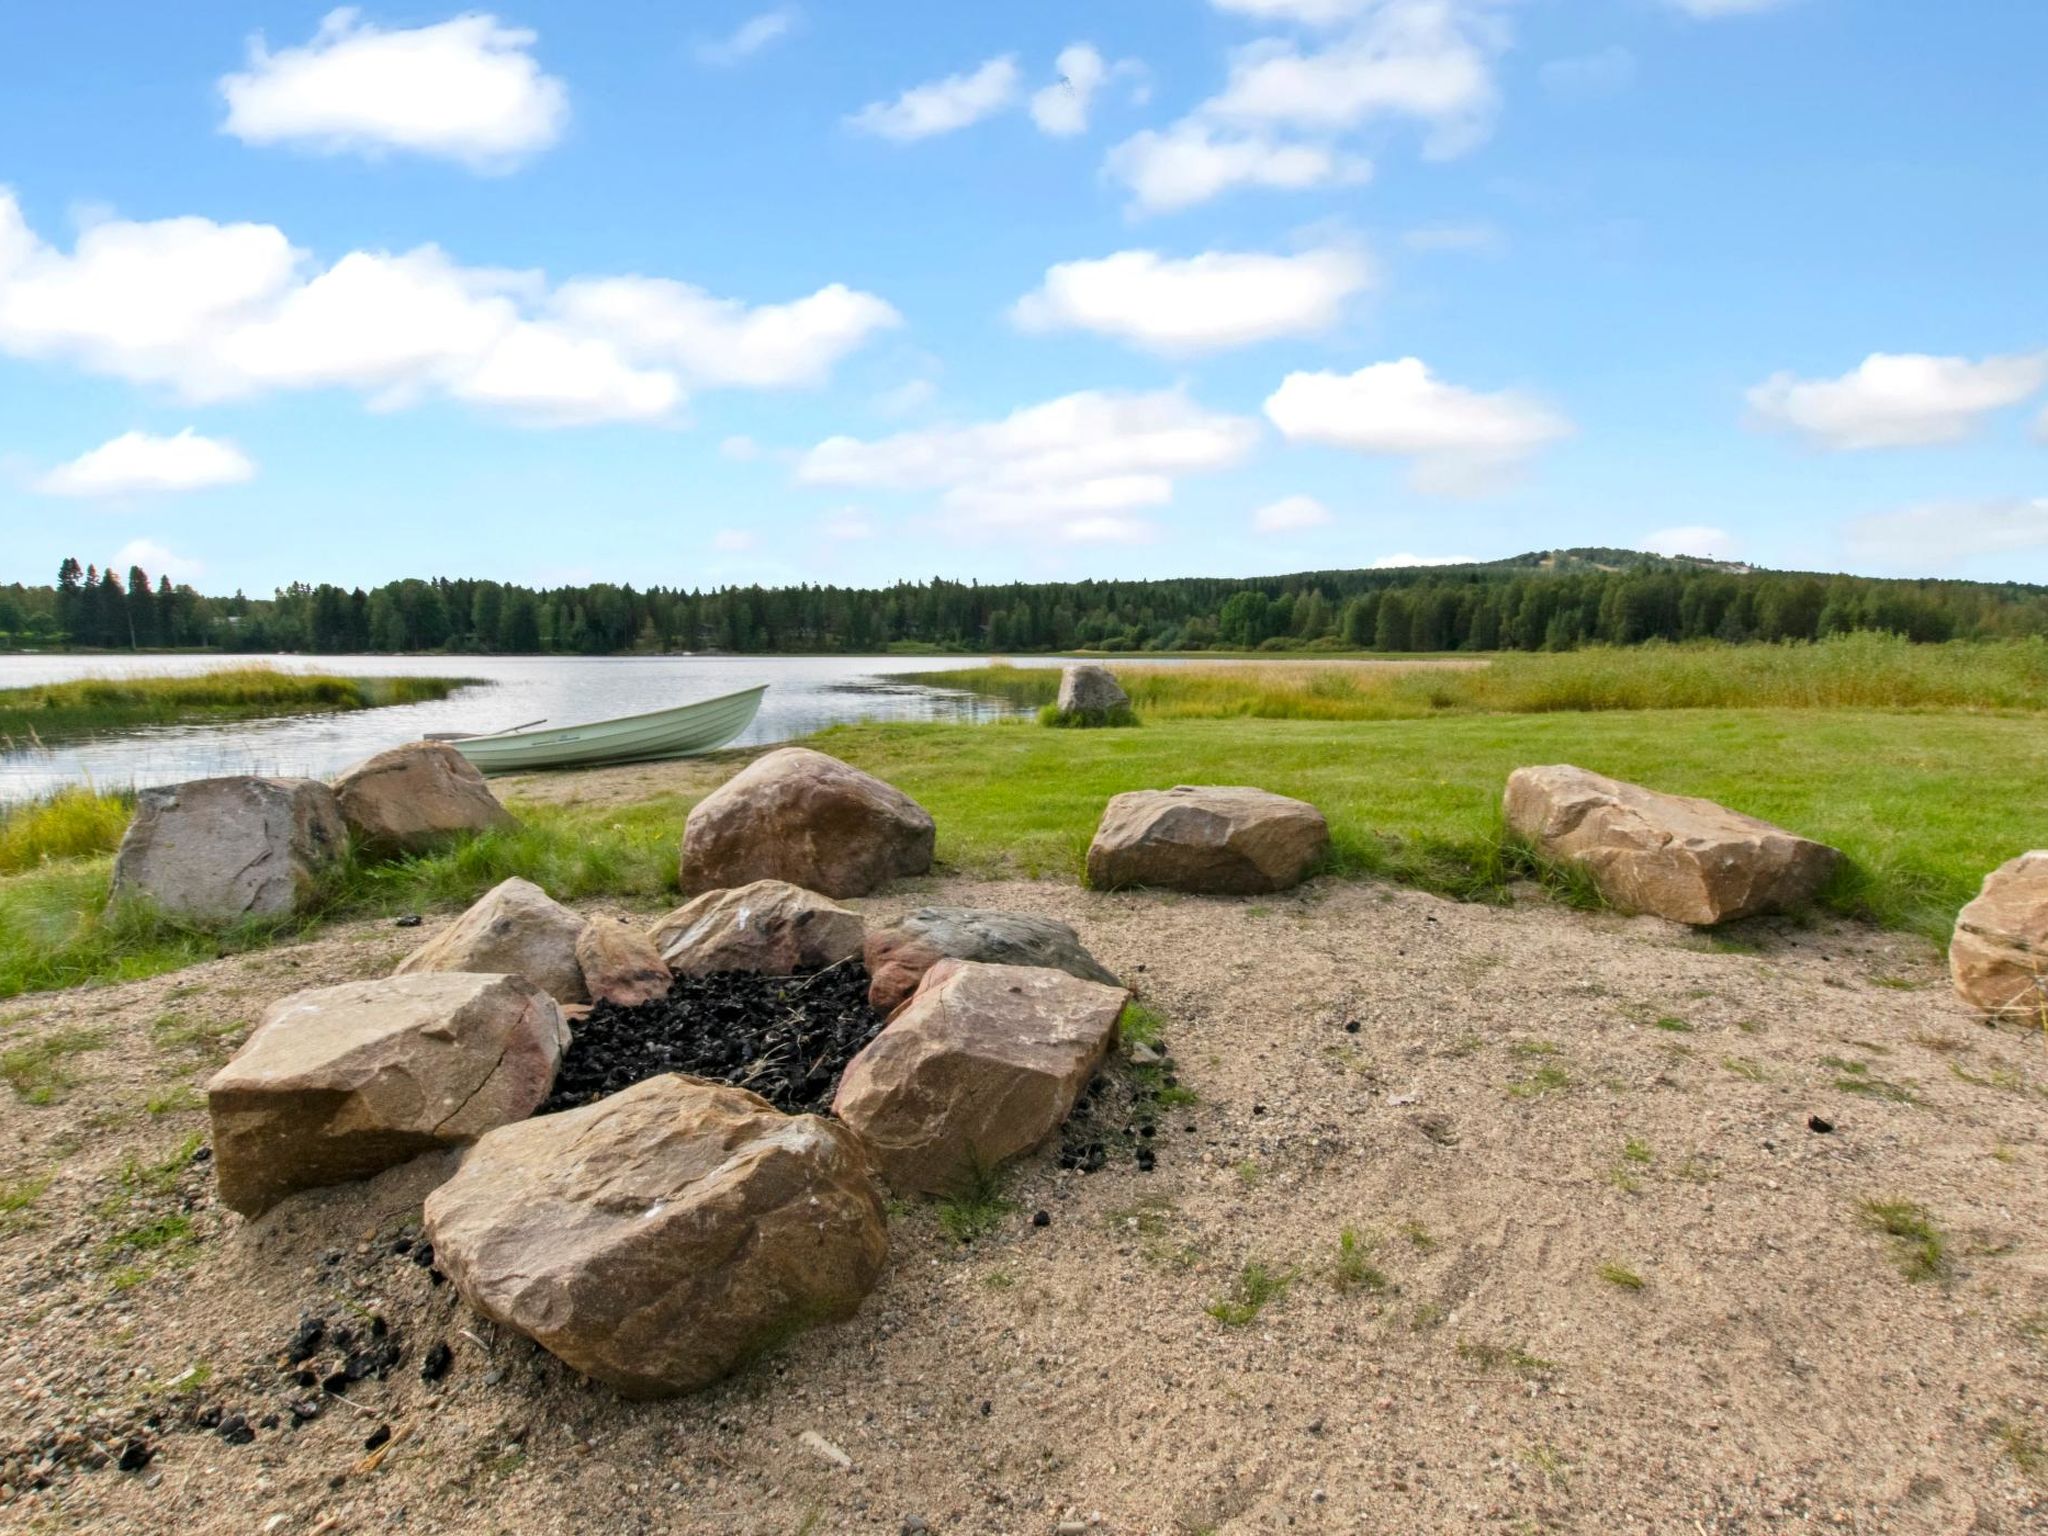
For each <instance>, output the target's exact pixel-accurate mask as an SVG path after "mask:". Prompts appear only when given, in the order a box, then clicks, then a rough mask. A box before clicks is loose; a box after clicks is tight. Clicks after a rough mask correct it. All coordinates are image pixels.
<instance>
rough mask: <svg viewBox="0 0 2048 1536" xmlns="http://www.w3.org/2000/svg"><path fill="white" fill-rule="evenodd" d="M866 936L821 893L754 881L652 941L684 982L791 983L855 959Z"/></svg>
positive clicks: (709, 895)
mask: <svg viewBox="0 0 2048 1536" xmlns="http://www.w3.org/2000/svg"><path fill="white" fill-rule="evenodd" d="M865 931H866V930H865V925H864V924H863V923H862V922H861V919H860V914H859V913H857V912H849V911H847V909H846V908H844V907H842V906H839V905H837V904H835V903H833V902H830V901H827V900H826V899H825V898H824V897H822V896H820V895H819V894H818V893H817V892H816V891H806V890H803V889H802V888H800V887H798V886H794V885H791V884H790V883H789V882H788V881H786V880H756V881H754V882H752V883H751V884H749V885H743V886H740V887H739V888H738V889H737V890H731V891H706V892H705V893H704V894H703V895H702V896H699V897H698V898H697V899H696V900H695V901H693V902H690V903H688V904H687V905H685V906H681V907H678V908H676V910H675V911H673V912H671V913H669V915H668V916H667V917H664V918H662V919H661V920H660V921H659V922H657V923H656V924H655V925H654V927H653V928H652V929H651V930H650V931H649V933H648V938H649V939H651V940H652V941H653V943H654V947H655V948H656V949H657V950H658V951H660V953H661V958H662V959H663V960H665V961H666V962H667V963H668V966H669V968H670V969H671V970H673V971H674V972H675V973H676V974H677V975H679V976H709V975H711V974H712V973H713V972H715V971H758V972H760V973H761V974H762V975H764V976H791V975H794V974H795V973H796V972H798V971H802V970H809V969H810V968H811V967H813V966H819V965H837V964H838V963H839V962H840V961H842V960H849V959H851V958H853V957H854V956H855V955H857V954H859V953H860V950H861V938H862V935H863V934H864V932H865Z"/></svg>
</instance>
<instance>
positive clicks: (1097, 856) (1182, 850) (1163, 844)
mask: <svg viewBox="0 0 2048 1536" xmlns="http://www.w3.org/2000/svg"><path fill="white" fill-rule="evenodd" d="M1329 846H1330V828H1329V824H1328V823H1327V822H1325V821H1324V820H1323V813H1322V812H1321V811H1319V810H1317V809H1316V808H1315V807H1314V806H1312V805H1310V804H1309V803H1308V802H1307V801H1305V800H1291V799H1289V798H1288V797H1287V796H1285V795H1276V794H1273V793H1271V792H1270V791H1267V790H1263V789H1248V788H1244V787H1240V786H1230V785H1215V784H1201V785H1194V784H1182V785H1178V786H1176V787H1175V788H1173V789H1140V790H1134V791H1132V792H1131V793H1129V794H1123V795H1118V796H1117V797H1116V798H1115V799H1113V800H1111V801H1110V802H1109V805H1108V807H1107V808H1106V809H1105V810H1104V811H1103V813H1102V824H1101V825H1100V826H1098V827H1097V828H1096V829H1095V840H1094V842H1092V843H1090V844H1089V846H1088V883H1089V884H1090V885H1092V886H1094V887H1095V888H1096V889H1097V890H1105V891H1107V890H1117V889H1120V888H1122V887H1124V886H1130V885H1152V886H1161V887H1164V888H1165V889H1167V890H1173V891H1190V892H1195V893H1198V894H1203V895H1217V896H1252V895H1258V894H1261V893H1263V892H1267V891H1284V890H1286V889H1287V888H1288V887H1289V886H1293V885H1299V884H1300V883H1301V881H1302V880H1303V879H1304V878H1306V877H1307V875H1308V874H1309V872H1310V871H1311V870H1313V869H1314V868H1315V867H1316V865H1317V864H1318V863H1319V862H1321V860H1322V857H1323V855H1324V853H1325V852H1326V851H1327V850H1328V848H1329Z"/></svg>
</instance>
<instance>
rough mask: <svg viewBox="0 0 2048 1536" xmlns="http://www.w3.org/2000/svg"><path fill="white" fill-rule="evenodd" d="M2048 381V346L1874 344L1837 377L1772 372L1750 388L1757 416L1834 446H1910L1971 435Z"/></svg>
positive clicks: (1822, 443) (1774, 424) (1843, 447)
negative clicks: (2011, 349)
mask: <svg viewBox="0 0 2048 1536" xmlns="http://www.w3.org/2000/svg"><path fill="white" fill-rule="evenodd" d="M2044 383H2048V352H2035V353H2029V354H2018V355H2014V356H2009V357H1987V358H1985V359H1984V360H1983V361H1982V362H1971V361H1970V360H1969V359H1968V358H1966V357H1930V356H1927V355H1926V354H1924V353H1886V352H1873V353H1872V354H1871V355H1870V356H1869V357H1867V358H1865V359H1864V360H1863V362H1862V363H1861V364H1859V365H1858V366H1857V367H1855V368H1853V369H1851V370H1850V371H1849V372H1848V373H1845V374H1843V375H1842V376H1841V377H1840V378H1838V379H1801V378H1797V377H1795V376H1794V375H1792V374H1790V373H1778V374H1773V375H1772V376H1771V377H1770V378H1768V379H1766V380H1765V381H1764V382H1763V383H1761V384H1759V385H1757V386H1756V388H1754V389H1752V390H1751V391H1750V392H1749V406H1750V409H1751V411H1753V412H1754V413H1755V415H1756V417H1757V418H1758V420H1760V421H1762V422H1764V423H1766V424H1768V425H1772V426H1781V427H1787V428H1790V429H1792V430H1794V431H1797V432H1800V433H1803V434H1804V435H1805V436H1807V437H1808V438H1810V439H1812V440H1813V441H1814V442H1816V443H1818V444H1820V445H1821V446H1822V447H1826V448H1834V449H1845V450H1846V449H1858V448H1905V447H1915V446H1920V445H1923V444H1928V443H1951V442H1955V441H1956V440H1957V439H1959V438H1963V437H1967V436H1968V435H1969V434H1970V432H1971V430H1972V429H1974V428H1975V427H1976V426H1977V425H1978V423H1979V422H1981V421H1982V420H1983V418H1984V417H1986V416H1987V415H1989V414H1990V413H1992V412H1993V411H1998V410H2003V409H2005V408H2006V407H2007V406H2012V405H2017V404H2019V402H2020V401H2022V400H2024V399H2026V398H2027V397H2028V396H2029V395H2031V394H2034V393H2035V392H2036V391H2038V390H2039V389H2040V388H2041V386H2042V385H2043V384H2044Z"/></svg>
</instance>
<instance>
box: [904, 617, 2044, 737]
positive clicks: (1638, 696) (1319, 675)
mask: <svg viewBox="0 0 2048 1536" xmlns="http://www.w3.org/2000/svg"><path fill="white" fill-rule="evenodd" d="M1109 665H1110V667H1111V670H1112V671H1113V672H1114V673H1115V674H1116V678H1117V681H1118V682H1119V683H1121V684H1122V685H1123V687H1124V690H1125V692H1127V693H1128V694H1129V695H1130V696H1131V703H1132V705H1133V706H1134V707H1135V709H1136V710H1137V712H1138V714H1139V715H1140V716H1141V717H1144V718H1148V719H1154V720H1202V719H1227V718H1230V717H1233V716H1236V717H1244V718H1249V719H1259V720H1414V719H1423V718H1427V717H1429V716H1432V715H1442V714H1512V715H1533V714H1556V713H1591V712H1598V711H1605V710H1646V709H1737V708H1765V709H1941V710H2025V711H2038V710H2048V640H2042V639H2038V638H2036V639H2029V640H2017V641H1998V642H1983V643H1972V642H1962V641H1959V642H1956V643H1954V644H1949V645H1914V644H1912V643H1910V642H1908V641H1906V640H1904V639H1901V638H1899V637H1896V636H1892V635H1880V634H1857V635H1844V636H1840V637H1838V638H1833V639H1828V640H1822V641H1819V642H1817V643H1811V644H1808V643H1789V644H1782V645H1716V644H1711V643H1706V644H1692V645H1658V644H1653V645H1644V646H1637V647H1632V648H1628V649H1617V648H1608V647H1597V648H1589V649H1586V650H1580V651H1568V652H1563V653H1560V654H1555V655H1542V654H1534V655H1532V654H1528V653H1524V652H1511V653H1506V654H1501V655H1495V656H1491V657H1487V658H1484V659H1481V658H1477V657H1475V658H1471V659H1465V658H1456V659H1451V660H1447V661H1394V662H1382V661H1325V662H1300V661H1284V662H1214V663H1210V662H1186V663H1180V664H1176V665H1172V666H1160V665H1157V664H1152V665H1147V664H1146V663H1144V662H1136V661H1133V662H1116V661H1112V662H1110V663H1109ZM915 680H916V681H919V682H924V683H929V684H932V685H934V686H938V687H947V688H965V689H968V690H971V691H973V692H976V693H985V694H989V695H991V696H993V697H997V698H1002V699H1006V700H1008V701H1010V702H1011V703H1013V704H1016V705H1017V706H1019V707H1020V708H1026V709H1036V708H1039V707H1041V706H1043V705H1045V704H1048V703H1051V702H1053V700H1054V698H1055V697H1056V695H1057V694H1058V691H1059V674H1058V672H1057V671H1056V670H1055V669H1053V668H1050V667H1018V666H1011V665H1006V664H1002V663H998V664H996V665H993V666H987V667H970V668H965V669H962V670H959V671H953V672H931V673H921V674H917V675H916V678H915Z"/></svg>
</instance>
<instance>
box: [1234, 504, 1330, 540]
mask: <svg viewBox="0 0 2048 1536" xmlns="http://www.w3.org/2000/svg"><path fill="white" fill-rule="evenodd" d="M1332 521H1334V519H1333V518H1332V517H1331V516H1330V509H1329V508H1328V507H1326V506H1324V505H1323V504H1322V503H1321V502H1320V501H1317V500H1316V499H1315V497H1313V496H1283V497H1281V498H1280V499H1279V500H1278V501H1275V502H1269V503H1267V504H1266V505H1265V506H1263V507H1261V508H1259V510H1258V511H1256V512H1254V513H1253V514H1252V527H1253V528H1254V529H1255V530H1256V531H1258V532H1259V533H1300V532H1303V531H1305V530H1306V529H1310V528H1321V527H1323V526H1325V525H1326V524H1328V523H1330V522H1332Z"/></svg>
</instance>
